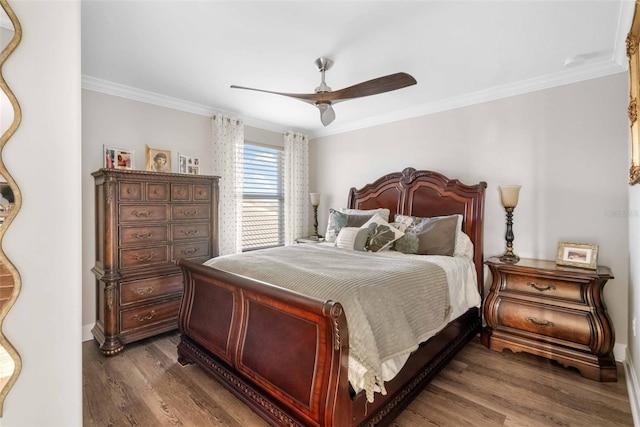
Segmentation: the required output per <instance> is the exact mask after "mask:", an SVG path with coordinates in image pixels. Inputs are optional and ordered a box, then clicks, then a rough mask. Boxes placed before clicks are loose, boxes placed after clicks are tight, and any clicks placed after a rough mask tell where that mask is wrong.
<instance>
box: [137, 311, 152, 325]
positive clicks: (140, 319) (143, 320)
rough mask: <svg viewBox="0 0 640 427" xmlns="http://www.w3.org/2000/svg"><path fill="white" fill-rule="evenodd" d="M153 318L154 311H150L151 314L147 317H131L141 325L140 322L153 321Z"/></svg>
mask: <svg viewBox="0 0 640 427" xmlns="http://www.w3.org/2000/svg"><path fill="white" fill-rule="evenodd" d="M155 316H156V311H155V310H151V313H149V314H148V315H147V316H139V315H137V314H136V315H135V316H133V318H134V319H135V320H137V321H138V322H140V323H142V322H146V321H147V320H151V319H153V318H154V317H155Z"/></svg>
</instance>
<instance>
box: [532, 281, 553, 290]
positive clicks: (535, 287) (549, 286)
mask: <svg viewBox="0 0 640 427" xmlns="http://www.w3.org/2000/svg"><path fill="white" fill-rule="evenodd" d="M527 286H531V287H532V288H533V289H535V290H536V291H539V292H544V291H555V290H556V287H555V286H553V285H547V286H545V287H544V288H541V287H540V286H538V285H536V284H535V283H534V282H528V283H527Z"/></svg>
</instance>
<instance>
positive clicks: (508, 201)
mask: <svg viewBox="0 0 640 427" xmlns="http://www.w3.org/2000/svg"><path fill="white" fill-rule="evenodd" d="M520 187H521V186H520V185H502V186H500V187H498V188H499V189H500V203H502V206H503V207H504V209H505V211H507V232H506V234H505V236H504V238H505V239H506V241H507V248H506V250H505V252H504V255H502V256H501V257H500V261H502V262H506V263H511V264H515V263H517V262H518V261H520V257H519V256H518V255H516V254H514V253H513V210H514V209H515V208H516V205H517V204H518V195H519V194H520Z"/></svg>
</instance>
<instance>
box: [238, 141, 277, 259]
mask: <svg viewBox="0 0 640 427" xmlns="http://www.w3.org/2000/svg"><path fill="white" fill-rule="evenodd" d="M283 157H284V155H283V151H282V150H281V149H278V148H270V147H264V146H259V145H254V144H251V143H245V145H244V156H243V162H244V164H243V171H244V172H243V179H244V181H243V198H242V250H243V251H247V250H253V249H262V248H268V247H273V246H280V245H283V244H284V189H283V187H284V186H283V182H284V166H283V163H284V159H283Z"/></svg>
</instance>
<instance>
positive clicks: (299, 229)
mask: <svg viewBox="0 0 640 427" xmlns="http://www.w3.org/2000/svg"><path fill="white" fill-rule="evenodd" d="M309 204H310V202H309V138H308V137H307V136H306V135H303V134H299V133H294V132H287V133H285V134H284V244H285V245H291V244H293V243H294V242H295V239H297V238H299V237H306V236H308V234H309Z"/></svg>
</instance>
